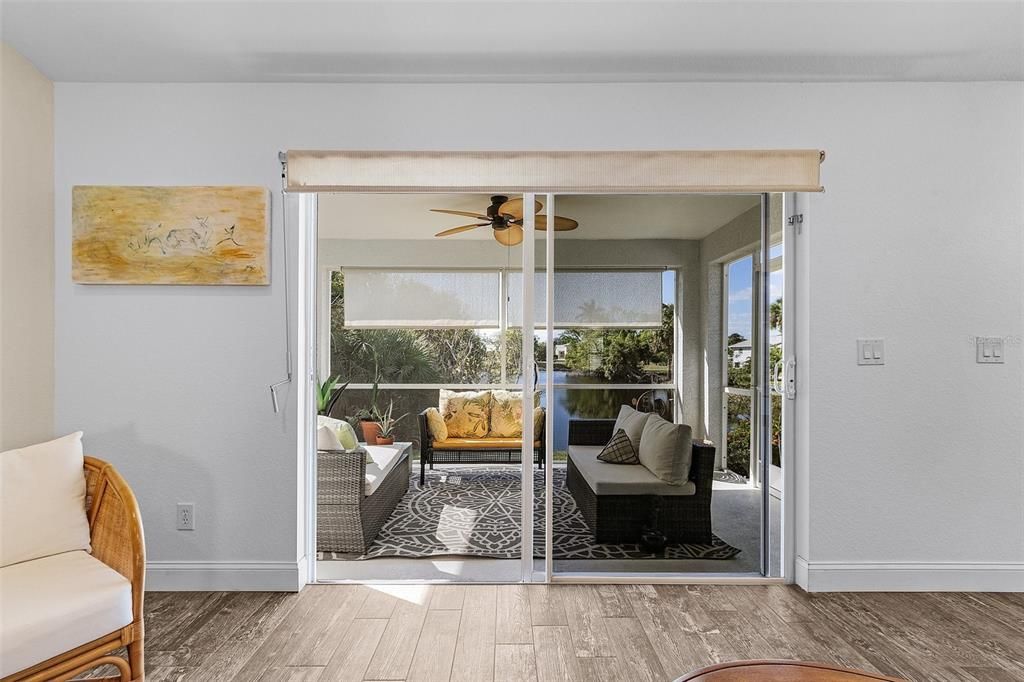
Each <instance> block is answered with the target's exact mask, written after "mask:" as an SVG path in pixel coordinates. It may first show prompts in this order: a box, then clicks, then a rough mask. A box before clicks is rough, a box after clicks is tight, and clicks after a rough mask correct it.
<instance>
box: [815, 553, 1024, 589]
mask: <svg viewBox="0 0 1024 682" xmlns="http://www.w3.org/2000/svg"><path fill="white" fill-rule="evenodd" d="M796 582H797V584H798V585H800V586H801V587H802V588H804V589H805V590H807V591H808V592H1024V563H964V562H912V563H877V562H876V563H869V562H863V563H861V562H853V563H851V562H837V561H810V562H809V561H807V560H805V559H803V558H802V557H797V560H796Z"/></svg>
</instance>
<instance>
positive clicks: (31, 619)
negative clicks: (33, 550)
mask: <svg viewBox="0 0 1024 682" xmlns="http://www.w3.org/2000/svg"><path fill="white" fill-rule="evenodd" d="M0 612H2V613H3V617H2V618H0V677H5V676H7V675H9V674H11V673H14V672H17V671H19V670H24V669H25V668H29V667H31V666H33V665H35V664H37V663H41V662H42V661H45V660H47V659H49V658H52V657H54V656H56V655H58V654H62V653H65V652H67V651H70V650H71V649H74V648H75V647H78V646H81V645H83V644H86V643H87V642H91V641H92V640H94V639H97V638H99V637H103V636H104V635H109V634H110V633H112V632H116V631H117V630H119V629H121V628H123V627H124V626H125V625H128V624H129V623H131V622H132V586H131V583H129V582H128V580H127V579H126V578H125V577H124V576H122V575H121V574H120V573H118V572H117V571H115V570H114V569H112V568H110V567H109V566H107V565H106V564H104V563H103V562H101V561H100V560H99V559H95V558H93V557H92V556H90V555H89V554H87V553H86V552H83V551H77V552H65V553H63V554H54V555H52V556H48V557H43V558H42V559H35V560H33V561H25V562H22V563H19V564H14V565H12V566H5V567H4V568H0Z"/></svg>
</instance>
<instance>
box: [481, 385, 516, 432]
mask: <svg viewBox="0 0 1024 682" xmlns="http://www.w3.org/2000/svg"><path fill="white" fill-rule="evenodd" d="M487 435H488V436H491V437H494V438H521V437H522V435H523V394H522V393H521V392H520V391H500V390H499V391H491V430H490V432H489V433H488V434H487Z"/></svg>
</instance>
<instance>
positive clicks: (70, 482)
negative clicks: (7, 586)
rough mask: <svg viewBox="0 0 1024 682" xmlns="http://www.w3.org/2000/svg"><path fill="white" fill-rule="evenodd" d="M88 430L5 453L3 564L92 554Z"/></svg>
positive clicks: (0, 480)
mask: <svg viewBox="0 0 1024 682" xmlns="http://www.w3.org/2000/svg"><path fill="white" fill-rule="evenodd" d="M82 465H83V457H82V432H81V431H77V432H75V433H73V434H71V435H70V436H64V437H63V438H58V439H57V440H51V441H49V442H48V443H40V444H39V445H31V446H29V447H25V448H19V449H17V450H7V451H5V452H0V537H2V538H3V542H0V566H9V565H11V564H16V563H18V562H20V561H29V560H31V559H38V558H40V557H44V556H50V555H51V554H58V553H60V552H70V551H73V550H76V549H83V550H85V551H89V550H90V549H91V547H90V544H89V520H88V518H86V513H85V474H84V472H83V470H82Z"/></svg>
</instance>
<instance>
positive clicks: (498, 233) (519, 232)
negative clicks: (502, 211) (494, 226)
mask: <svg viewBox="0 0 1024 682" xmlns="http://www.w3.org/2000/svg"><path fill="white" fill-rule="evenodd" d="M494 240H495V241H496V242H498V243H499V244H501V245H503V246H515V245H516V244H522V243H523V228H521V227H519V226H518V225H509V226H508V228H506V229H504V230H495V231H494Z"/></svg>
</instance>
